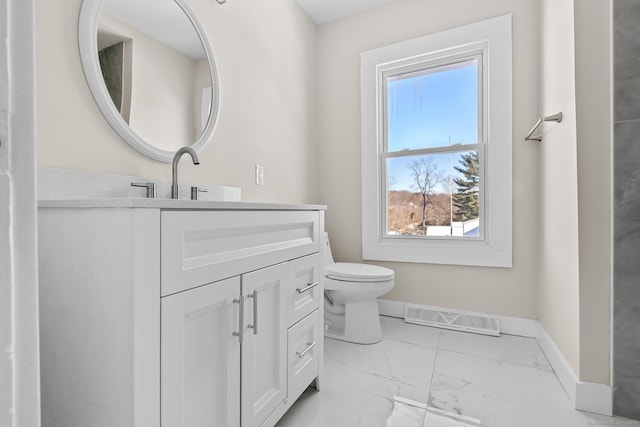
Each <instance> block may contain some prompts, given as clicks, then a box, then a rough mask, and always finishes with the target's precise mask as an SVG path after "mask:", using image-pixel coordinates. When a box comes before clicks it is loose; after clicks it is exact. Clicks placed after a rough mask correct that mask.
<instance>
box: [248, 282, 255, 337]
mask: <svg viewBox="0 0 640 427" xmlns="http://www.w3.org/2000/svg"><path fill="white" fill-rule="evenodd" d="M247 297H249V298H253V325H247V328H249V329H253V335H258V290H257V289H256V290H255V291H253V293H252V294H249V295H247Z"/></svg>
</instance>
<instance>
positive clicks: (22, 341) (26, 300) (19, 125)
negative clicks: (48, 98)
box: [0, 0, 40, 427]
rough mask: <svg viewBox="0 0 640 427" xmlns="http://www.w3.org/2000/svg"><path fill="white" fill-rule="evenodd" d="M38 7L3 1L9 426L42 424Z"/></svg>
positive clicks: (1, 272)
mask: <svg viewBox="0 0 640 427" xmlns="http://www.w3.org/2000/svg"><path fill="white" fill-rule="evenodd" d="M33 6H34V4H33V1H30V0H8V1H7V0H0V23H1V25H0V38H2V40H5V41H6V43H3V44H2V46H1V47H0V58H1V60H0V64H1V65H0V348H1V349H2V351H1V352H0V425H2V426H7V427H9V426H14V427H15V426H20V427H36V426H39V425H40V393H39V390H40V389H39V385H40V378H39V354H38V348H39V347H38V287H37V284H38V283H37V255H36V253H37V251H36V207H35V135H34V58H33V44H34V40H33V15H34V10H33ZM8 23H11V25H8Z"/></svg>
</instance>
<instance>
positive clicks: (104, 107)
mask: <svg viewBox="0 0 640 427" xmlns="http://www.w3.org/2000/svg"><path fill="white" fill-rule="evenodd" d="M102 1H103V0H83V1H82V7H81V9H80V18H79V23H78V43H79V47H80V61H81V62H82V68H83V69H84V75H85V78H86V79H87V83H88V84H89V89H91V93H92V95H93V98H94V99H95V101H96V103H97V104H98V107H99V108H100V111H102V114H103V115H104V117H105V119H107V121H108V122H109V124H110V125H111V127H112V128H113V129H114V130H115V131H116V133H117V134H118V135H120V137H121V138H122V139H123V140H124V141H125V142H126V143H127V144H129V145H130V146H131V147H133V148H134V149H136V150H137V151H138V152H140V153H142V154H144V155H145V156H147V157H150V158H152V159H154V160H158V161H161V162H167V163H169V162H171V161H172V160H173V156H174V154H175V151H168V150H163V149H161V148H158V147H156V146H154V145H153V143H152V141H151V142H148V141H145V140H144V139H143V138H141V137H140V136H139V135H138V134H137V133H136V132H134V131H133V129H131V127H130V126H129V124H128V123H127V122H126V121H125V120H124V119H123V118H122V116H121V115H120V113H119V112H118V110H117V109H116V107H115V105H114V104H113V100H112V99H111V96H110V95H109V92H108V91H107V87H106V85H105V84H104V79H103V77H102V70H101V69H100V62H99V59H98V51H97V39H98V21H99V18H100V9H101V6H102ZM173 1H175V3H176V4H177V5H178V6H179V7H180V8H181V9H182V10H183V11H184V13H185V14H186V15H187V17H188V18H189V20H190V21H191V23H192V24H193V27H194V28H195V30H196V33H197V34H198V37H200V41H201V42H202V45H203V47H204V50H205V53H206V55H207V60H208V61H209V72H210V74H211V88H212V90H213V96H212V99H211V112H210V114H209V120H208V121H207V124H206V126H205V128H204V130H203V131H202V134H201V135H200V137H199V138H198V140H197V141H195V142H194V143H193V144H191V145H190V147H191V148H193V149H194V150H196V152H198V153H199V152H200V151H201V150H202V149H203V148H204V147H205V145H206V144H207V143H208V142H209V139H210V138H211V135H212V134H213V131H214V129H215V126H216V123H217V121H218V112H219V108H220V90H219V85H218V75H217V72H216V65H215V61H214V59H213V51H212V50H211V46H210V45H209V42H208V39H207V37H206V35H205V32H204V30H203V28H202V27H201V26H200V23H199V22H198V20H197V19H196V17H195V14H194V13H193V11H192V10H191V8H190V7H189V6H188V5H187V4H186V3H185V2H184V1H183V0H173Z"/></svg>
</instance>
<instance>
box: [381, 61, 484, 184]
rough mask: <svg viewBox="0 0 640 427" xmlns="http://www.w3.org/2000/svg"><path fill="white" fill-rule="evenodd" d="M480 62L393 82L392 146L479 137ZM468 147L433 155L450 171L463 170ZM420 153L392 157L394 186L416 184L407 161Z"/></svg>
mask: <svg viewBox="0 0 640 427" xmlns="http://www.w3.org/2000/svg"><path fill="white" fill-rule="evenodd" d="M477 73H478V66H477V63H476V62H469V63H466V64H465V65H464V66H461V67H458V68H453V69H441V70H437V69H436V71H435V72H431V73H427V74H423V75H418V76H412V77H409V78H400V79H395V80H392V81H389V83H388V90H389V92H388V95H389V96H388V99H389V109H388V129H389V142H388V143H389V151H399V150H403V149H418V148H433V147H438V146H443V145H445V146H446V145H450V144H475V143H477V142H478V97H477V94H478V74H477ZM461 154H464V153H453V155H450V154H449V153H445V154H434V155H430V156H427V157H430V158H432V159H433V162H434V164H435V165H436V167H437V168H438V170H439V171H441V173H442V174H443V175H444V176H446V180H445V181H446V183H445V186H446V188H443V189H442V191H447V192H448V176H449V171H450V170H453V173H454V176H456V175H459V174H458V173H457V172H456V171H455V169H453V168H452V167H451V165H450V162H451V163H452V166H454V167H455V166H458V165H459V164H460V163H459V159H460V155H461ZM420 157H423V156H416V157H400V158H392V159H389V161H388V165H389V166H388V167H389V172H388V174H389V176H392V177H394V181H395V185H394V186H393V187H392V188H393V189H397V190H400V189H404V190H413V178H412V177H411V171H410V170H409V168H408V167H407V166H408V164H410V163H411V162H412V161H414V160H419V159H420Z"/></svg>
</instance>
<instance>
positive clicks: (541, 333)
mask: <svg viewBox="0 0 640 427" xmlns="http://www.w3.org/2000/svg"><path fill="white" fill-rule="evenodd" d="M537 324H538V335H537V337H536V338H537V340H538V344H540V348H542V352H543V353H544V355H545V356H546V357H547V359H548V360H549V363H550V364H551V367H552V368H553V371H554V372H555V373H556V376H557V377H558V380H559V381H560V384H562V387H563V388H564V391H565V392H566V393H567V395H568V396H569V399H571V402H572V403H573V406H574V407H575V408H576V409H579V410H581V411H587V412H593V413H594V414H601V415H608V416H611V415H612V414H613V389H612V388H611V386H610V385H607V384H598V383H590V382H586V381H580V380H578V378H577V377H576V374H575V372H573V369H572V368H571V366H569V363H568V362H567V360H566V359H565V358H564V356H563V355H562V353H561V352H560V350H559V349H558V347H557V346H556V344H555V342H553V339H552V338H551V336H550V335H549V333H548V332H547V331H546V329H544V326H543V325H542V323H540V322H537Z"/></svg>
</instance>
